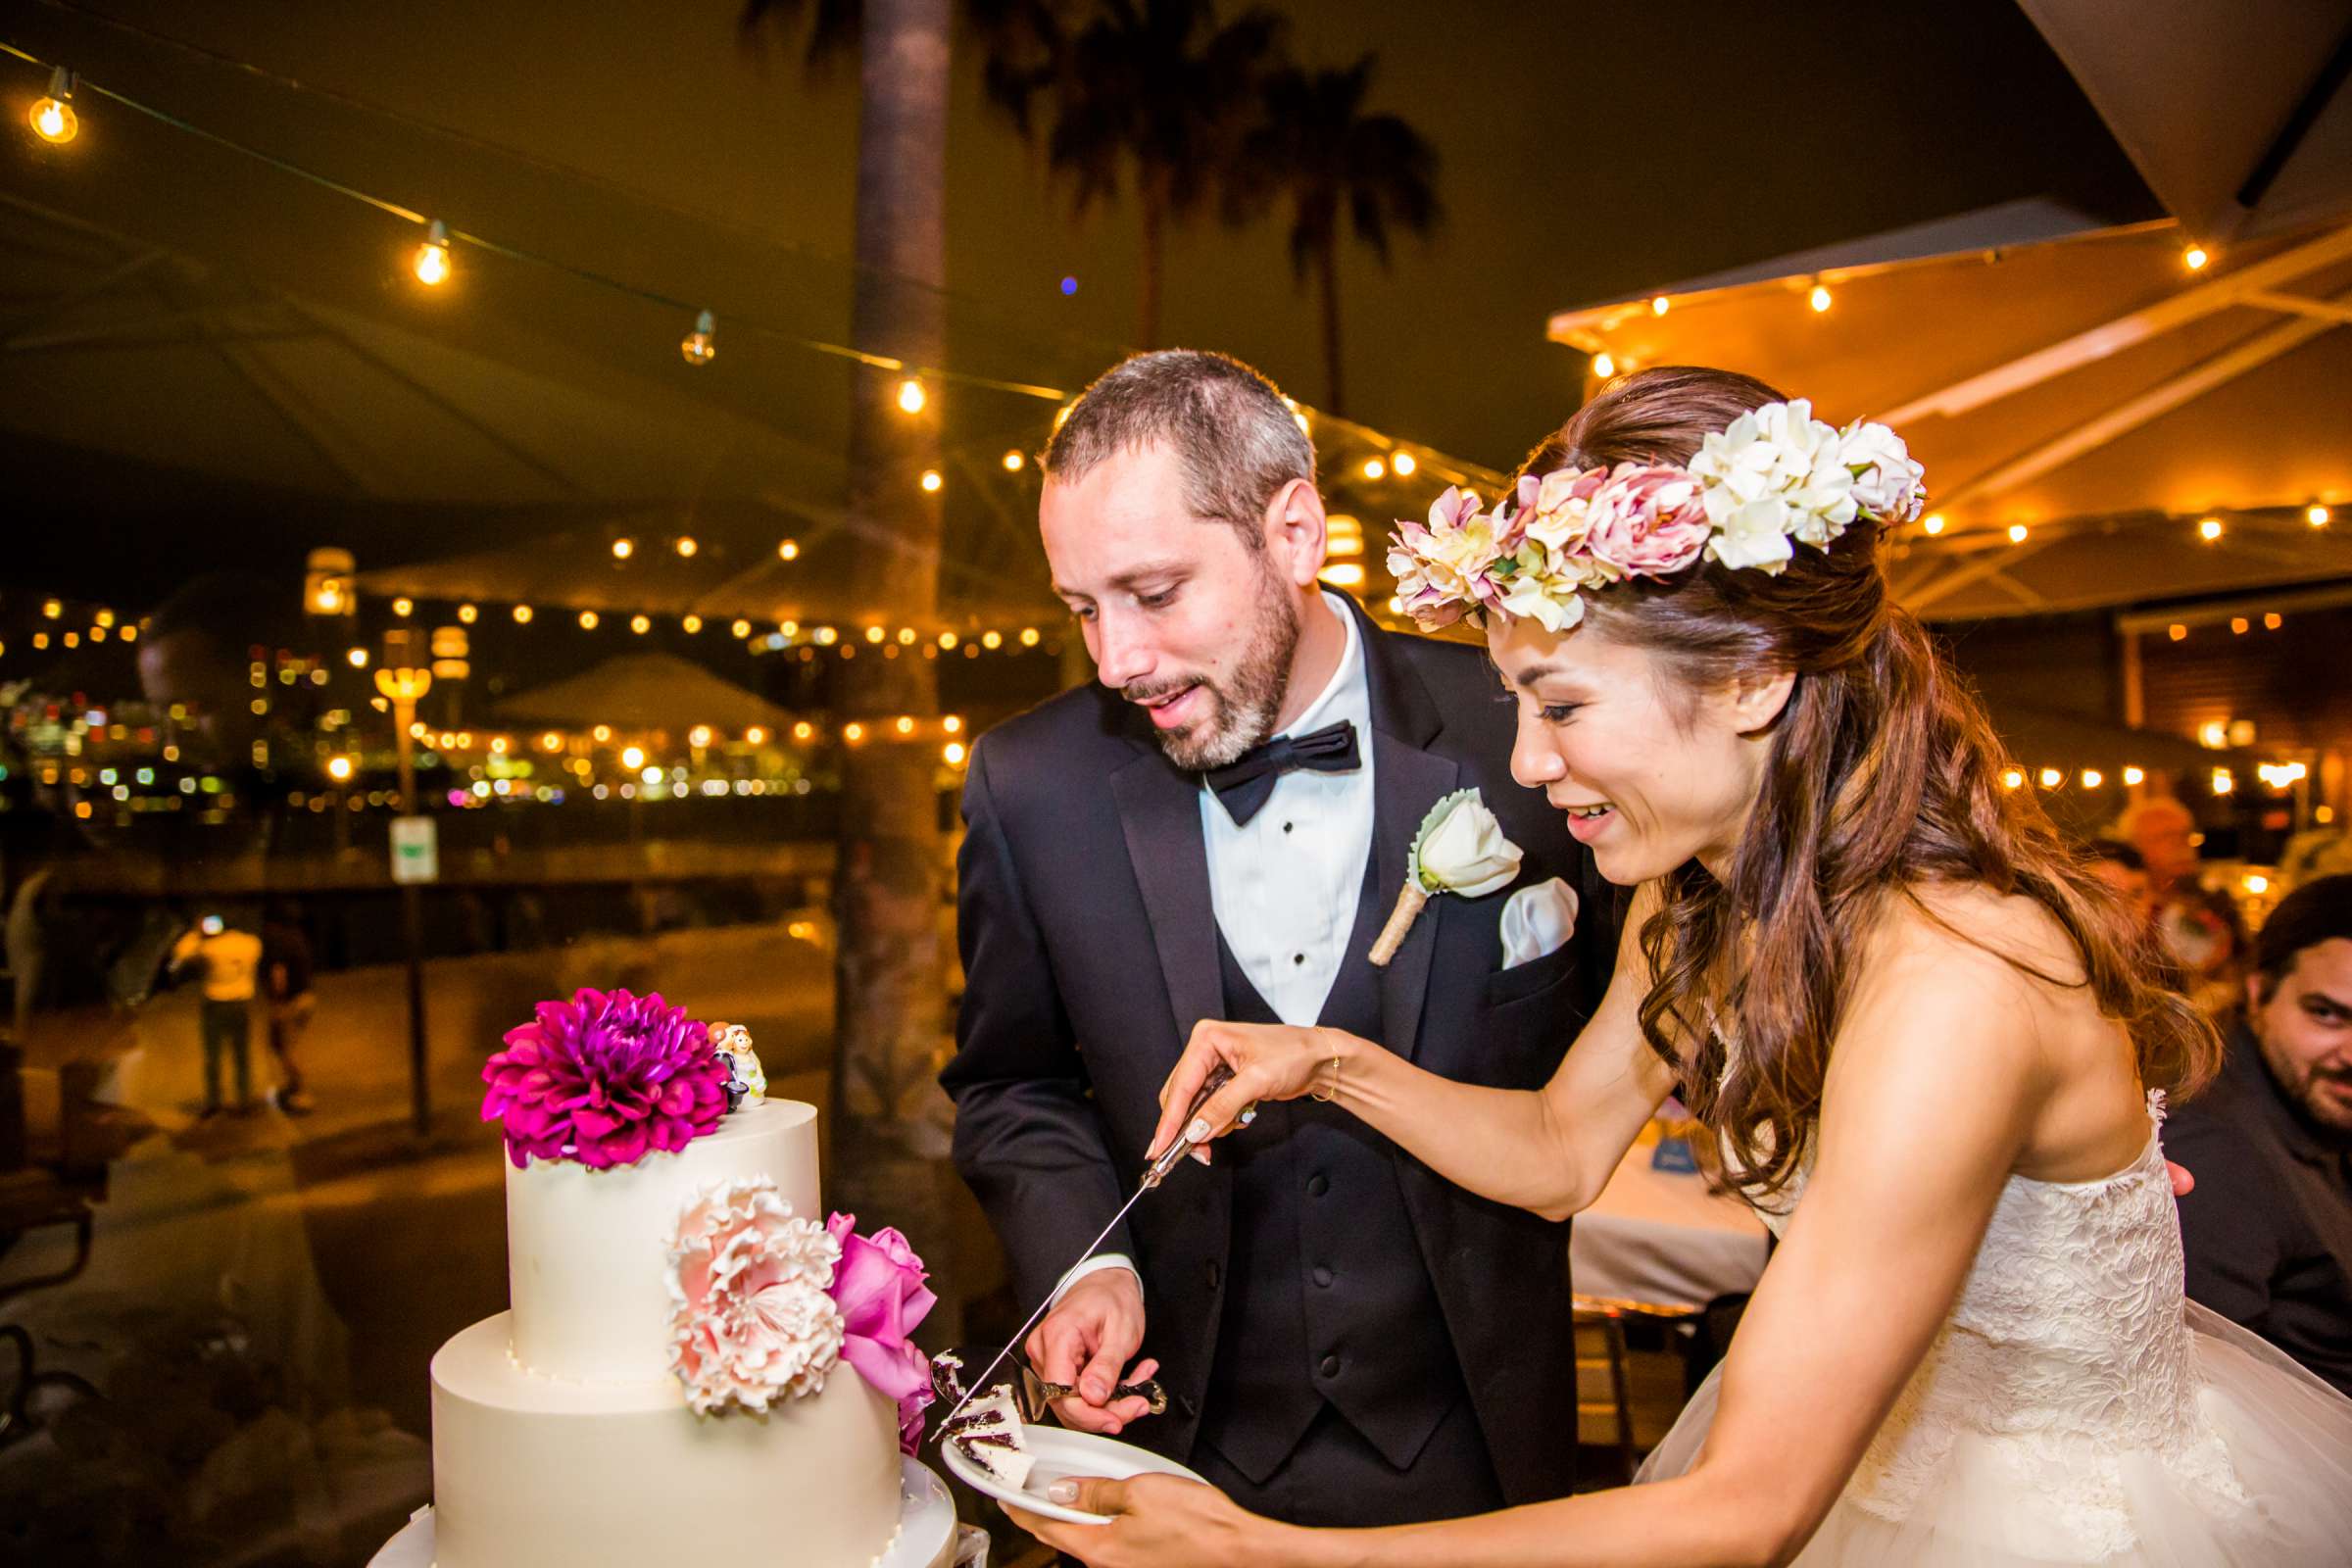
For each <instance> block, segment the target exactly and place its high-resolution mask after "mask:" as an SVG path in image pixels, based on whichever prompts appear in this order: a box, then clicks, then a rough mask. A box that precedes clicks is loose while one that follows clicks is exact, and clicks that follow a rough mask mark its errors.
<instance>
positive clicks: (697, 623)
mask: <svg viewBox="0 0 2352 1568" xmlns="http://www.w3.org/2000/svg"><path fill="white" fill-rule="evenodd" d="M678 625H679V627H680V628H681V629H682V630H683V631H684V632H685V633H686V635H687V636H689V637H691V636H693V635H694V634H695V633H696V632H698V631H701V630H702V629H703V617H702V616H700V615H693V614H690V615H688V616H687V617H686V618H685V619H683V620H681V621H679V622H678Z"/></svg>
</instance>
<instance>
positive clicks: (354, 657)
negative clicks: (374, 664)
mask: <svg viewBox="0 0 2352 1568" xmlns="http://www.w3.org/2000/svg"><path fill="white" fill-rule="evenodd" d="M343 659H344V662H346V663H348V664H350V665H351V667H352V668H354V669H366V668H367V667H368V650H367V649H365V648H354V649H352V650H350V651H349V652H347V653H346V654H344V656H343Z"/></svg>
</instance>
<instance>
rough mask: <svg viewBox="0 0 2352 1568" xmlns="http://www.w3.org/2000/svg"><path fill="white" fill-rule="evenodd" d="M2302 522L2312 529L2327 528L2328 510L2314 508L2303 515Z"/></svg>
mask: <svg viewBox="0 0 2352 1568" xmlns="http://www.w3.org/2000/svg"><path fill="white" fill-rule="evenodd" d="M2303 520H2304V521H2305V522H2308V523H2310V524H2311V525H2312V526H2313V527H2314V528H2325V527H2327V508H2326V507H2318V506H2315V507H2313V508H2311V509H2310V510H2308V511H2306V512H2305V513H2304V514H2303Z"/></svg>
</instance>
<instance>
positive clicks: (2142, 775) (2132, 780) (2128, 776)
mask: <svg viewBox="0 0 2352 1568" xmlns="http://www.w3.org/2000/svg"><path fill="white" fill-rule="evenodd" d="M2147 781H2148V772H2147V769H2146V768H2143V767H2127V768H2125V769H2124V782H2125V783H2126V784H2129V785H2131V787H2132V788H2133V789H2137V788H2138V787H2139V786H2140V785H2142V784H2145V783H2146V782H2147Z"/></svg>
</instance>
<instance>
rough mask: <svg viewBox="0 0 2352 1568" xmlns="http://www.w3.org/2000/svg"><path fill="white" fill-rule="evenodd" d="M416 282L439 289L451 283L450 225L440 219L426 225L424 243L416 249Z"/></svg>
mask: <svg viewBox="0 0 2352 1568" xmlns="http://www.w3.org/2000/svg"><path fill="white" fill-rule="evenodd" d="M416 270H417V282H419V283H422V284H423V285H424V286H425V287H426V288H438V287H440V286H441V285H442V284H443V283H446V282H448V281H449V225H448V224H446V223H444V222H442V221H441V220H439V219H438V218H436V219H434V220H433V221H432V222H430V223H428V224H427V225H425V230H424V243H423V244H421V245H419V246H417V262H416Z"/></svg>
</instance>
